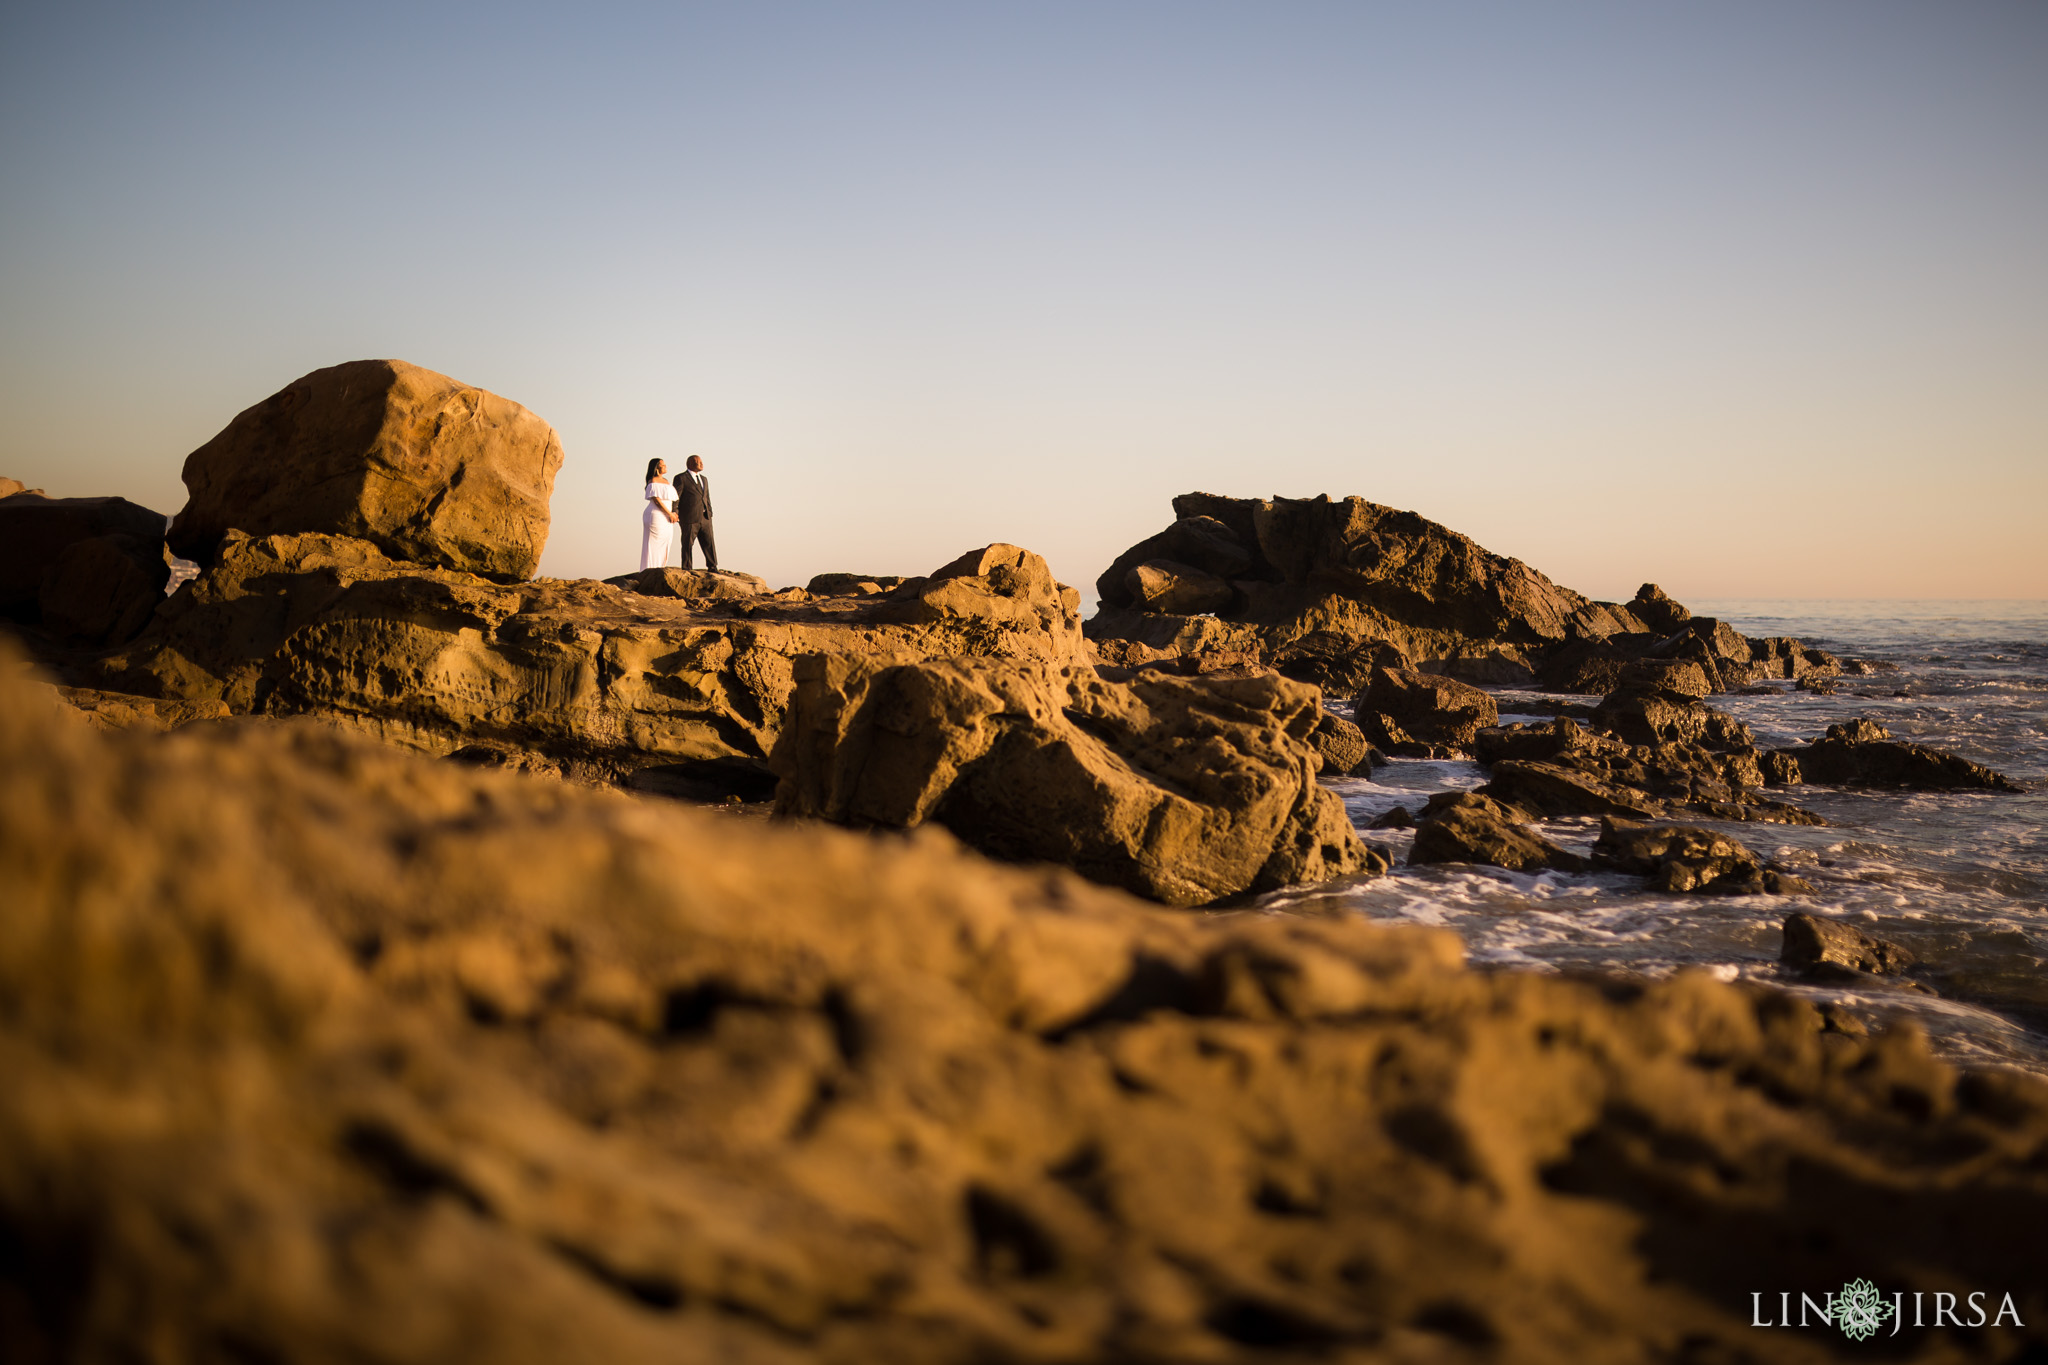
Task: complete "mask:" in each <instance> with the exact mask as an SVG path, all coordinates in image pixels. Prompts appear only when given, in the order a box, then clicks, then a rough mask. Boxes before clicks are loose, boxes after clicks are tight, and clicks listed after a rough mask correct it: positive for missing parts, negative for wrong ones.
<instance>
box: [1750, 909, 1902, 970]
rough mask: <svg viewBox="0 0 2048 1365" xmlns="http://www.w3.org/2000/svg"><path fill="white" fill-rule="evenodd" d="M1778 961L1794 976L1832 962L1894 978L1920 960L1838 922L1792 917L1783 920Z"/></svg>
mask: <svg viewBox="0 0 2048 1365" xmlns="http://www.w3.org/2000/svg"><path fill="white" fill-rule="evenodd" d="M1778 961H1780V962H1782V963H1783V964H1784V965H1785V966H1786V967H1788V968H1790V969H1791V970H1793V971H1798V972H1806V971H1811V970H1812V969H1813V968H1815V967H1817V966H1819V965H1820V964H1821V963H1823V962H1832V963H1836V964H1838V965H1840V966H1843V967H1849V968H1852V969H1854V970H1856V971H1859V972H1872V973H1875V974H1877V975H1879V976H1896V975H1898V974H1899V973H1900V972H1903V971H1905V970H1906V969H1907V968H1908V967H1911V966H1913V965H1914V964H1916V963H1918V962H1919V961H1920V958H1919V956H1918V955H1917V954H1915V953H1913V952H1912V951H1911V950H1910V949H1907V948H1903V947H1901V946H1900V945H1898V944H1896V943H1893V942H1892V941H1891V940H1890V939H1883V938H1878V937H1876V936H1874V935H1871V934H1866V933H1864V932H1863V931H1862V930H1861V929H1857V928H1855V927H1853V926H1851V925H1847V924H1844V923H1842V922H1841V921H1840V920H1832V919H1821V918H1819V917H1818V916H1814V915H1806V914H1796V915H1787V916H1785V942H1784V946H1783V947H1782V948H1781V949H1780V950H1779V952H1778Z"/></svg>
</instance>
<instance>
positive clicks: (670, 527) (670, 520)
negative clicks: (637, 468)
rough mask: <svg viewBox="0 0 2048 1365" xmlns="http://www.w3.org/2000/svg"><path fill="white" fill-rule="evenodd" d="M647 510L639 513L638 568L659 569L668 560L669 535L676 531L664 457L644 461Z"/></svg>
mask: <svg viewBox="0 0 2048 1365" xmlns="http://www.w3.org/2000/svg"><path fill="white" fill-rule="evenodd" d="M646 497H647V510H646V511H644V512H642V513H641V514H640V567H641V568H643V569H658V568H660V567H661V566H662V565H664V564H666V563H668V543H669V538H670V537H671V536H673V535H674V534H675V530H674V527H675V524H676V513H675V508H674V506H673V505H672V504H673V503H674V502H675V500H676V489H675V485H674V484H672V483H670V482H669V481H668V463H667V461H665V460H649V461H648V462H647V489H646Z"/></svg>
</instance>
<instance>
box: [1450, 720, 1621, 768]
mask: <svg viewBox="0 0 2048 1365" xmlns="http://www.w3.org/2000/svg"><path fill="white" fill-rule="evenodd" d="M1624 748H1625V746H1624V745H1623V744H1622V743H1621V741H1619V740H1616V739H1612V738H1610V737H1609V736H1607V735H1604V734H1600V733H1599V732H1597V731H1593V730H1588V729H1586V728H1585V727H1584V726H1582V725H1580V724H1578V723H1577V722H1576V721H1574V720H1572V719H1571V718H1570V717H1568V716H1560V717H1558V718H1557V719H1556V720H1553V721H1550V722H1548V723H1534V724H1532V723H1529V722H1524V721H1518V722H1516V723H1514V724H1512V725H1489V726H1487V727H1485V728H1484V729H1481V730H1480V731H1479V732H1478V733H1477V734H1476V735H1474V736H1473V741H1472V756H1473V757H1474V758H1476V759H1478V760H1479V762H1481V763H1483V764H1487V765H1489V766H1491V765H1492V764H1495V763H1498V762H1500V761H1501V760H1502V759H1510V758H1513V759H1522V760H1525V761H1527V762H1532V763H1548V762H1551V761H1553V760H1555V759H1558V758H1561V757H1564V756H1566V755H1569V754H1580V753H1589V752H1605V753H1616V752H1620V751H1621V750H1622V749H1624Z"/></svg>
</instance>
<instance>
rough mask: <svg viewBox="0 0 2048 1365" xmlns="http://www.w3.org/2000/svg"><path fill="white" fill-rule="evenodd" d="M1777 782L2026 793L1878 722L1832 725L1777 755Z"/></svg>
mask: <svg viewBox="0 0 2048 1365" xmlns="http://www.w3.org/2000/svg"><path fill="white" fill-rule="evenodd" d="M1772 752H1773V754H1774V756H1775V766H1776V771H1777V773H1778V775H1779V780H1780V781H1783V782H1787V783H1799V782H1812V783H1819V784H1821V785H1824V786H1832V787H1888V788H1891V789H1893V790H1899V791H2000V792H2024V791H2025V790H2026V788H2025V787H2022V786H2021V785H2019V784H2018V783H2017V782H2014V781H2013V780H2012V779H2011V778H2009V777H2007V776H2006V775H2005V774H2003V773H1999V772H1994V771H1992V770H1991V769H1989V768H1987V767H1984V766H1983V765H1982V764H1978V763H1972V762H1970V760H1968V759H1966V758H1963V757H1961V756H1960V755H1957V754H1950V753H1944V752H1942V751H1941V750H1939V749H1930V748H1928V747H1926V746H1925V745H1921V744H1907V743H1903V742H1901V741H1899V740H1895V739H1893V738H1892V737H1891V732H1890V731H1889V730H1887V729H1885V727H1884V726H1882V725H1880V724H1878V723H1877V722H1876V721H1874V720H1869V719H1867V718H1859V719H1857V720H1853V721H1850V722H1849V723H1848V724H1846V725H1830V726H1829V727H1828V732H1827V734H1826V735H1825V736H1824V737H1823V738H1821V739H1817V740H1814V741H1813V742H1812V743H1811V744H1806V745H1803V746H1800V747H1798V748H1793V749H1777V750H1773V751H1772Z"/></svg>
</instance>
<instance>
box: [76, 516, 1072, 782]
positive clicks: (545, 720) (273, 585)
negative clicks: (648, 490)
mask: <svg viewBox="0 0 2048 1365" xmlns="http://www.w3.org/2000/svg"><path fill="white" fill-rule="evenodd" d="M634 581H635V583H636V584H637V585H638V586H639V587H642V588H650V589H654V590H656V591H657V592H666V593H677V592H680V593H682V594H684V595H680V596H676V595H650V594H649V593H646V592H641V591H627V590H625V589H622V588H619V587H616V586H612V585H608V584H604V583H598V582H594V581H590V580H578V581H565V580H561V579H542V580H537V581H532V582H525V583H517V584H502V583H498V582H494V581H492V580H490V579H486V578H483V577H480V576H478V575H474V574H467V573H459V572H456V571H454V570H448V569H432V568H425V567H422V566H419V565H415V564H406V563H401V562H399V561H396V560H393V559H391V558H390V557H388V556H387V555H385V554H384V553H383V552H382V551H380V550H378V549H377V548H376V547H375V546H374V545H371V544H370V543H369V542H367V541H363V540H358V539H354V538H351V537H346V536H329V535H312V534H305V535H275V536H261V537H249V536H242V535H240V534H239V533H236V534H230V535H229V536H228V537H226V539H225V540H224V541H223V542H222V544H221V547H220V550H219V554H218V556H217V562H216V563H215V564H214V565H213V566H212V567H211V568H209V569H208V570H207V571H206V572H205V573H204V574H202V575H201V576H200V577H199V578H198V579H196V580H195V581H193V582H192V583H191V584H189V585H188V586H187V587H185V588H183V589H181V590H180V591H179V592H178V594H177V595H176V596H175V597H173V598H171V599H170V600H169V601H167V602H166V603H165V604H164V606H163V607H161V608H160V609H159V610H158V614H157V616H156V618H155V620H154V621H153V622H152V624H151V625H150V627H149V629H148V630H147V631H145V632H144V634H143V635H141V636H140V637H138V638H137V639H136V640H134V641H133V642H132V643H131V644H129V645H128V646H126V647H125V648H122V649H119V650H115V651H112V652H109V653H106V654H103V655H101V656H99V657H97V658H94V659H92V660H88V661H86V662H83V663H80V664H78V665H76V666H75V667H74V668H73V669H72V670H71V672H72V674H73V676H72V677H71V678H70V679H69V680H70V681H72V682H75V683H78V684H81V685H90V686H93V687H96V688H100V689H103V690H114V691H124V692H131V693H135V694H138V695H141V696H147V697H156V698H163V699H166V700H181V701H194V702H204V701H218V702H223V703H225V704H226V705H227V706H228V707H229V709H230V710H232V711H234V712H235V713H237V714H263V715H270V716H288V715H313V716H320V717H323V718H325V719H328V720H332V721H336V722H339V723H342V724H345V725H348V726H351V727H353V728H356V729H360V730H362V731H364V732H366V733H369V734H371V735H374V736H376V737H377V738H379V739H384V740H388V741H391V742H395V743H401V744H406V745H409V746H411V747H414V748H419V749H423V750H426V751H427V752H430V753H435V754H450V753H455V752H458V751H463V752H468V753H472V754H477V755H491V754H498V755H507V756H509V755H513V754H517V755H519V756H520V757H519V758H518V760H517V761H518V764H519V766H523V767H528V768H537V769H539V770H544V771H554V772H559V773H563V774H566V775H570V776H575V777H579V778H585V779H590V780H599V781H610V782H624V783H630V784H635V785H640V786H643V787H649V788H651V789H657V790H660V789H664V785H663V784H665V783H667V784H671V785H672V784H674V783H676V782H712V783H714V784H717V783H721V782H724V783H727V784H728V785H730V786H732V787H733V788H734V789H735V790H737V789H740V788H741V787H743V786H745V785H746V783H747V782H748V781H749V780H752V781H756V782H758V781H759V780H761V779H762V778H763V777H765V774H766V771H767V769H766V763H767V756H768V753H769V751H770V750H771V749H772V748H773V747H774V745H775V739H776V736H777V734H778V733H779V732H780V728H781V725H782V720H783V715H784V712H785V710H786V708H787V706H788V701H789V694H790V691H791V689H792V688H793V687H794V686H795V680H794V675H793V673H792V671H791V670H792V661H793V660H794V659H795V658H797V657H798V656H799V655H803V654H810V653H817V652H820V651H826V652H833V653H838V654H843V655H846V656H849V657H855V658H872V659H879V660H891V661H908V660H913V659H920V658H931V657H949V656H954V655H964V656H982V657H999V658H1018V659H1034V660H1049V661H1055V662H1060V663H1065V662H1067V661H1070V660H1072V659H1074V658H1076V657H1078V655H1079V652H1080V650H1081V646H1082V641H1081V632H1080V622H1079V619H1078V618H1077V617H1076V616H1075V615H1074V613H1073V604H1074V602H1075V601H1076V600H1077V599H1076V597H1075V594H1074V592H1073V590H1072V589H1071V588H1063V587H1062V586H1061V585H1060V584H1058V583H1056V582H1054V581H1053V578H1052V576H1051V573H1050V572H1049V571H1048V570H1047V569H1046V566H1045V561H1044V560H1043V559H1041V558H1039V557H1038V556H1037V555H1034V554H1031V553H1030V552H1029V551H1026V550H1021V549H1018V548H1017V547H1016V546H1007V545H997V546H990V547H987V548H985V549H982V550H977V551H975V552H973V553H972V554H969V555H967V556H963V557H962V558H961V559H960V560H957V561H955V562H953V563H951V564H948V565H946V566H944V567H943V568H941V569H940V570H938V571H936V572H935V573H933V574H932V575H931V576H930V577H928V578H921V579H914V580H911V581H909V582H907V583H905V584H903V585H901V586H900V587H898V588H897V589H895V590H893V591H891V592H888V593H883V594H879V595H870V596H857V597H853V596H850V597H835V598H828V599H818V600H812V599H811V598H810V597H809V595H808V594H806V593H802V592H799V593H796V594H794V595H793V596H791V597H790V598H788V599H787V600H785V599H784V598H780V597H775V596H768V595H759V594H755V593H752V592H751V591H750V584H751V583H753V582H758V580H748V579H747V578H746V577H745V576H744V575H728V574H720V575H710V574H704V575H697V574H690V573H686V572H685V571H683V570H680V569H673V570H649V571H647V573H646V574H643V575H636V576H634ZM750 775H751V777H750Z"/></svg>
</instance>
